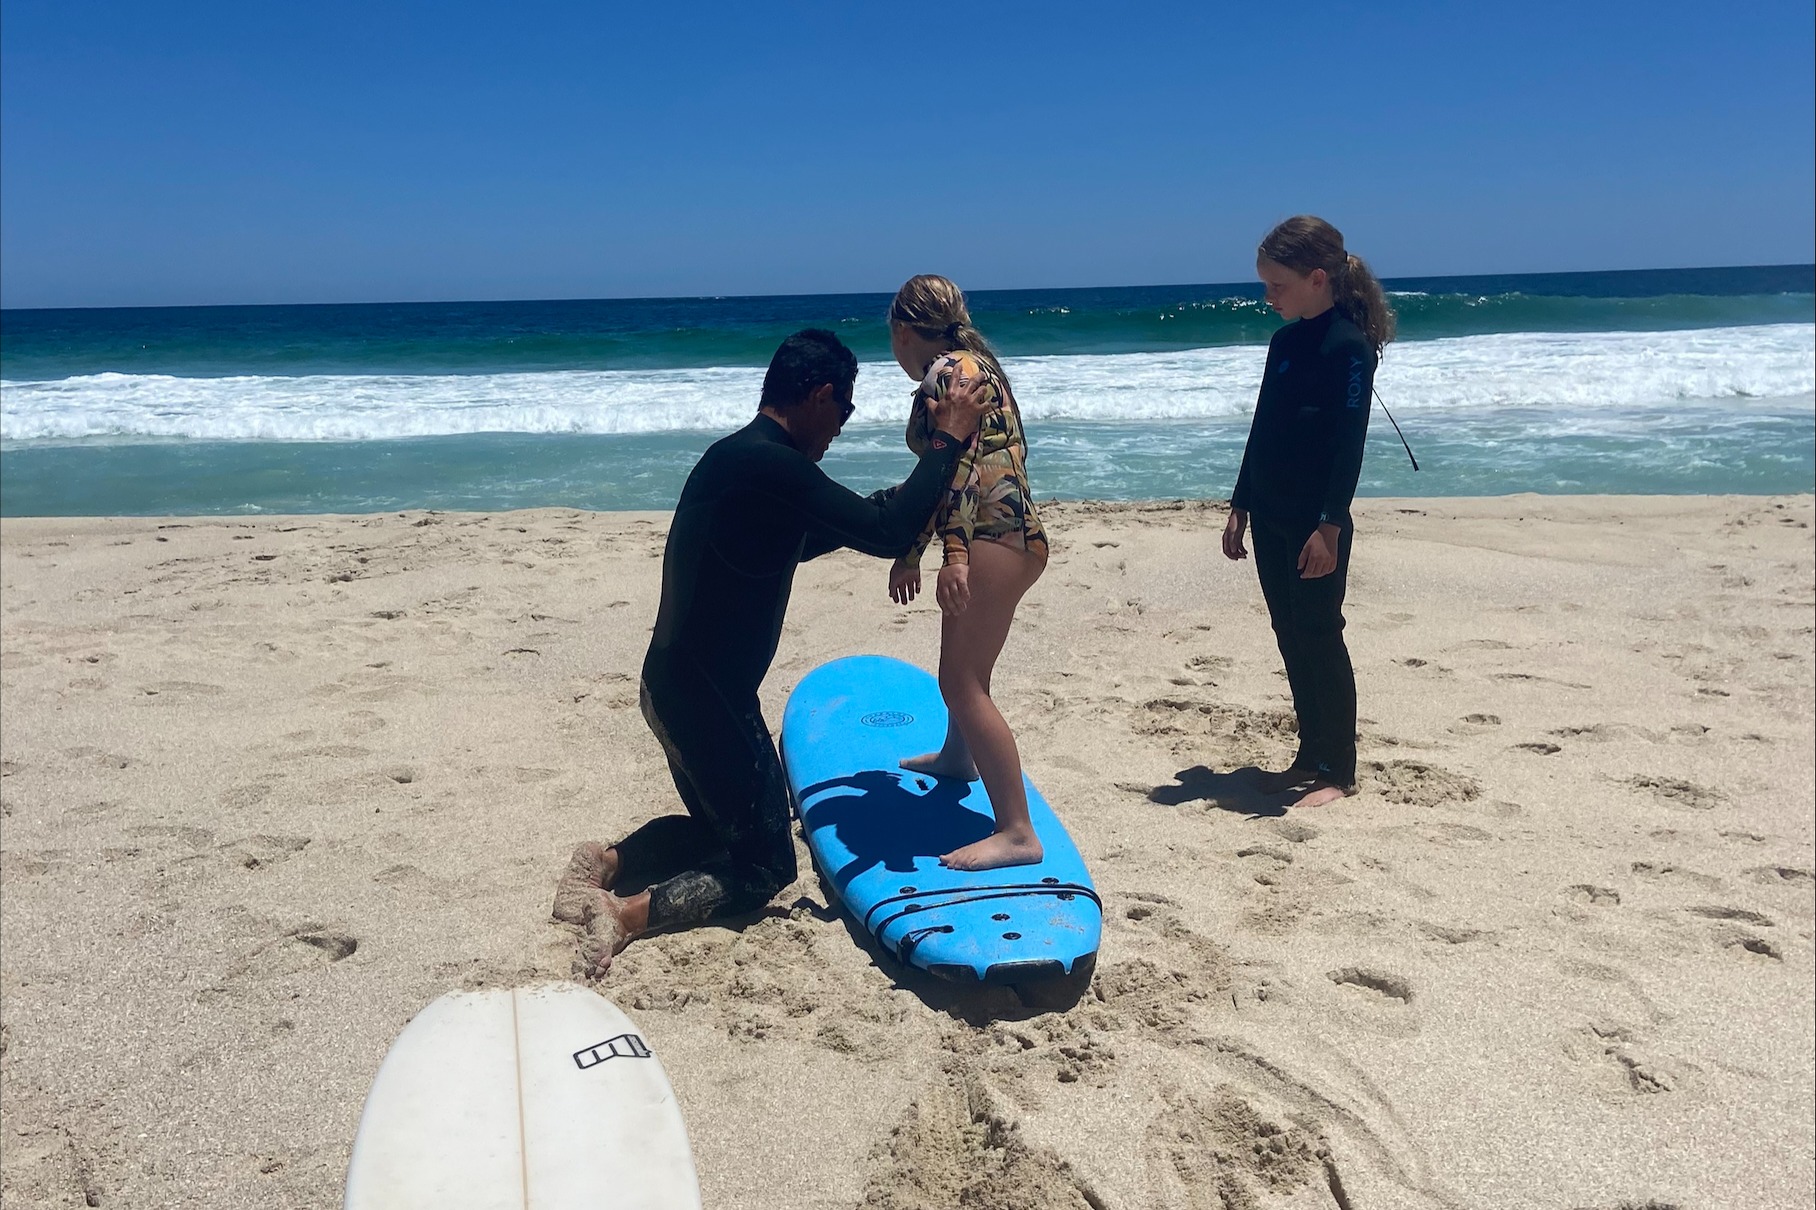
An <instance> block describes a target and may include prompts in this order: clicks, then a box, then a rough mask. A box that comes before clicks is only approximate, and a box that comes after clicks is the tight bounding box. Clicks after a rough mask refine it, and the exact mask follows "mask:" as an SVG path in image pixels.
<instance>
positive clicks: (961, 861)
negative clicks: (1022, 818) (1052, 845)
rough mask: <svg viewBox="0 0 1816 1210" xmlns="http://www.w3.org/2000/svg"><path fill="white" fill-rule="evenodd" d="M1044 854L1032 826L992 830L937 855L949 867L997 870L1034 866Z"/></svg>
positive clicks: (954, 868)
mask: <svg viewBox="0 0 1816 1210" xmlns="http://www.w3.org/2000/svg"><path fill="white" fill-rule="evenodd" d="M1043 855H1044V850H1042V849H1041V847H1040V838H1039V837H1038V836H1036V835H1035V834H1034V829H1033V828H1028V829H1026V830H1025V831H1013V832H993V833H991V834H990V835H989V836H986V837H984V838H983V839H982V840H979V841H977V842H975V843H973V844H968V845H966V846H965V847H964V848H962V849H954V850H952V852H950V853H948V854H946V855H945V856H944V857H942V858H940V864H941V865H943V866H945V867H946V868H947V869H950V870H997V869H1001V868H1002V867H1004V866H1011V865H1033V864H1034V863H1035V862H1037V861H1039V860H1040V859H1041V857H1042V856H1043Z"/></svg>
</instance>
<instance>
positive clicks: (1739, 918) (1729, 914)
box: [1684, 904, 1778, 928]
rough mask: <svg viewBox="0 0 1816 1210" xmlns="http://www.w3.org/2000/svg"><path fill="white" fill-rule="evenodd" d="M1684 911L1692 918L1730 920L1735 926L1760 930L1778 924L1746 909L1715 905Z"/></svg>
mask: <svg viewBox="0 0 1816 1210" xmlns="http://www.w3.org/2000/svg"><path fill="white" fill-rule="evenodd" d="M1684 911H1686V912H1688V913H1690V914H1691V915H1692V916H1701V917H1702V918H1703V919H1705V920H1731V921H1733V922H1735V923H1736V924H1754V925H1758V926H1759V927H1760V928H1774V927H1776V925H1777V923H1778V922H1777V921H1775V920H1773V919H1772V918H1771V917H1770V916H1767V915H1764V914H1762V913H1760V912H1754V911H1749V910H1748V909H1747V908H1738V907H1724V906H1721V905H1717V904H1708V905H1698V906H1696V907H1687V908H1685V909H1684Z"/></svg>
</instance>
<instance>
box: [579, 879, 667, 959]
mask: <svg viewBox="0 0 1816 1210" xmlns="http://www.w3.org/2000/svg"><path fill="white" fill-rule="evenodd" d="M593 895H594V898H593V902H592V905H591V906H592V915H591V916H590V917H589V918H588V920H587V922H586V938H585V940H583V941H582V942H581V943H580V955H579V957H578V958H576V959H575V962H574V965H575V967H576V971H577V973H578V974H579V975H581V976H582V977H583V978H586V979H602V978H604V977H605V973H606V972H607V971H609V970H610V969H611V968H612V959H614V958H616V957H617V956H618V955H619V954H621V953H623V952H624V947H625V946H627V945H629V944H630V943H631V942H632V941H633V940H635V939H636V938H637V937H638V936H639V935H640V934H641V933H642V932H643V929H644V928H645V927H647V925H648V922H649V901H648V900H647V899H646V898H645V897H644V896H641V895H639V896H634V897H633V898H631V899H620V898H618V896H616V895H614V894H612V893H611V892H610V891H594V892H593ZM638 901H641V908H639V903H638Z"/></svg>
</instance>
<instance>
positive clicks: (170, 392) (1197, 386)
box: [0, 324, 1816, 441]
mask: <svg viewBox="0 0 1816 1210" xmlns="http://www.w3.org/2000/svg"><path fill="white" fill-rule="evenodd" d="M1263 356H1264V351H1263V350H1262V349H1261V348H1260V347H1258V346H1242V347H1235V348H1215V349H1191V350H1185V351H1180V352H1171V353H1126V354H1117V355H1106V356H1082V355H1079V356H1053V357H1025V358H1012V359H1010V360H1009V361H1008V362H1007V363H1006V364H1007V367H1008V369H1009V373H1010V377H1011V379H1012V380H1013V382H1014V384H1015V389H1016V395H1017V398H1018V400H1019V402H1020V404H1021V408H1022V411H1023V414H1024V415H1025V416H1026V417H1027V418H1028V419H1029V420H1030V421H1037V420H1040V419H1066V420H1087V421H1111V422H1137V421H1143V420H1170V419H1216V418H1222V417H1238V416H1245V415H1247V414H1248V413H1249V412H1250V411H1251V410H1252V409H1253V407H1254V401H1255V388H1256V383H1257V380H1258V378H1259V376H1260V372H1261V365H1262V360H1263ZM762 376H763V372H762V371H761V370H760V369H742V368H739V369H695V370H643V371H554V372H543V373H513V374H479V375H416V376H413V375H361V376H354V375H320V376H309V377H237V378H182V377H173V376H169V375H157V374H145V375H132V374H95V375H88V376H83V377H77V378H67V379H62V380H60V381H55V382H0V438H3V439H5V440H7V441H28V440H45V439H49V440H80V439H85V438H106V437H112V438H116V439H126V440H132V439H143V438H178V439H199V440H226V441H233V440H263V441H361V440H380V439H387V438H401V437H420V436H432V435H448V434H461V433H488V432H515V433H655V432H672V431H678V430H724V429H729V428H732V427H735V426H737V425H739V424H742V423H743V422H744V421H745V420H746V419H748V418H749V416H750V415H751V413H752V411H753V409H754V407H755V403H756V398H757V394H758V389H759V387H760V384H761V382H762ZM1376 385H1377V387H1378V388H1379V390H1380V392H1381V394H1382V395H1383V397H1385V398H1386V399H1387V401H1388V403H1389V405H1390V406H1391V407H1392V408H1393V409H1394V410H1395V412H1396V413H1400V412H1406V413H1413V412H1418V411H1451V410H1489V409H1499V408H1509V407H1521V408H1526V407H1541V408H1550V409H1555V410H1556V411H1557V412H1559V413H1561V414H1562V415H1561V416H1560V419H1565V418H1567V417H1568V416H1570V415H1587V414H1593V413H1595V412H1598V411H1605V410H1608V409H1615V408H1642V407H1660V406H1669V405H1671V404H1674V403H1682V402H1690V401H1721V400H1745V399H1749V398H1760V399H1765V398H1778V399H1782V398H1787V397H1792V398H1795V397H1801V396H1805V395H1810V394H1811V393H1812V392H1816V327H1813V326H1812V325H1809V324H1776V325H1769V326H1761V327H1743V328H1715V329H1702V330H1696V331H1679V332H1607V333H1561V334H1550V333H1534V332H1525V333H1511V334H1502V335H1491V336H1466V337H1457V338H1453V339H1447V340H1430V341H1416V342H1408V343H1405V344H1397V345H1393V346H1391V347H1390V348H1389V350H1388V355H1387V359H1386V360H1385V362H1384V363H1383V364H1382V367H1381V371H1380V373H1379V375H1378V376H1377V381H1376ZM910 388H911V384H910V383H909V382H908V380H907V379H906V378H904V377H903V376H902V374H901V372H900V371H899V370H898V369H897V368H896V367H895V366H894V365H893V364H885V363H875V364H867V365H866V366H865V367H864V370H863V373H862V374H860V375H859V378H858V388H857V415H856V419H855V421H854V424H856V425H863V424H879V425H891V426H893V425H897V424H899V423H900V422H901V419H902V417H903V415H904V413H905V408H906V403H907V396H908V392H909V390H910Z"/></svg>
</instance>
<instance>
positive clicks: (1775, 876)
mask: <svg viewBox="0 0 1816 1210" xmlns="http://www.w3.org/2000/svg"><path fill="white" fill-rule="evenodd" d="M1746 873H1747V877H1749V878H1751V879H1752V880H1753V881H1754V882H1761V883H1764V884H1765V885H1767V886H1793V887H1807V886H1810V885H1812V884H1816V872H1812V871H1810V870H1801V869H1798V868H1797V867H1796V866H1788V865H1760V866H1754V867H1753V868H1752V869H1750V870H1748V871H1747V872H1746Z"/></svg>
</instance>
